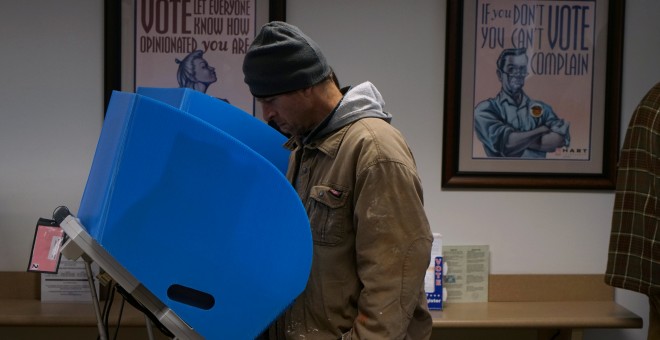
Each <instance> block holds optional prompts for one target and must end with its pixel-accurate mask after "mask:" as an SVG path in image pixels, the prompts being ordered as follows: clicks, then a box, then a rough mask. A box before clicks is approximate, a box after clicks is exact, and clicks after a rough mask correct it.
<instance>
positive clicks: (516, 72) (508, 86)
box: [497, 54, 527, 94]
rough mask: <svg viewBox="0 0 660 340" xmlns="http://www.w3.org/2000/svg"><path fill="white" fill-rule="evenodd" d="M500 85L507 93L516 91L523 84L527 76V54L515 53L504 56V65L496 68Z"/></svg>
mask: <svg viewBox="0 0 660 340" xmlns="http://www.w3.org/2000/svg"><path fill="white" fill-rule="evenodd" d="M497 75H498V77H499V78H500V82H502V87H503V88H504V90H505V91H506V92H508V93H511V94H515V93H518V92H519V91H520V90H521V89H522V88H523V86H525V77H527V56H526V55H524V54H522V55H516V56H507V57H505V58H504V66H503V67H502V69H500V70H497Z"/></svg>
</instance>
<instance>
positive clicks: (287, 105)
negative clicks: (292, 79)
mask: <svg viewBox="0 0 660 340" xmlns="http://www.w3.org/2000/svg"><path fill="white" fill-rule="evenodd" d="M303 91H305V90H298V91H293V92H288V93H284V94H280V95H277V96H272V97H266V98H259V99H257V101H258V102H259V103H260V104H261V108H262V111H263V115H264V119H265V120H266V121H267V122H271V121H273V122H275V124H277V126H278V127H279V128H280V130H281V131H282V132H283V133H286V134H289V135H292V136H304V135H305V134H307V133H308V132H309V131H310V130H311V129H312V128H314V126H315V125H316V122H315V121H313V119H312V115H311V114H310V105H311V101H310V99H309V98H308V97H307V96H305V95H304V94H303Z"/></svg>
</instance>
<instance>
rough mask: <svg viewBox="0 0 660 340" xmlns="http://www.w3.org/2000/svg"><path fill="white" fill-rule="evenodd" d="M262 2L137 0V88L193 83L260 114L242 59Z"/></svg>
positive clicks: (253, 30)
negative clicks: (255, 106)
mask: <svg viewBox="0 0 660 340" xmlns="http://www.w3.org/2000/svg"><path fill="white" fill-rule="evenodd" d="M256 2H257V1H256V0H181V1H169V0H167V1H166V0H135V2H134V6H135V20H134V22H135V37H134V44H133V45H134V49H135V53H134V55H135V87H136V88H137V87H141V86H145V87H188V88H192V89H195V90H198V91H201V92H204V93H206V94H208V95H210V96H213V97H216V98H219V99H221V100H225V101H227V102H229V103H230V104H233V105H235V106H237V107H239V108H241V109H243V110H245V111H247V112H250V113H254V105H253V98H252V95H251V94H250V92H249V90H248V87H247V86H246V85H245V83H244V82H243V73H242V69H241V67H242V62H243V57H244V55H245V52H246V51H247V48H248V46H249V45H250V43H251V40H252V39H253V38H254V36H255V32H256V28H257V25H258V24H259V23H257V21H258V20H257V11H258V8H257V4H256Z"/></svg>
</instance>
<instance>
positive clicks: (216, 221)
mask: <svg viewBox="0 0 660 340" xmlns="http://www.w3.org/2000/svg"><path fill="white" fill-rule="evenodd" d="M284 142H285V138H284V137H283V136H282V135H281V134H280V133H278V132H277V131H275V130H274V129H272V128H270V127H269V126H268V125H266V124H265V123H263V122H262V121H260V120H258V119H256V118H254V117H253V116H252V115H250V114H248V113H246V112H244V111H241V110H240V109H238V108H236V107H234V106H232V105H230V104H227V103H225V102H223V101H221V100H219V99H216V98H212V97H209V96H207V95H205V94H203V93H201V92H197V91H194V90H190V89H157V88H141V89H139V90H138V91H137V92H136V93H124V92H114V93H113V95H112V98H111V100H110V104H109V106H108V109H107V112H106V118H105V122H104V125H103V128H102V131H101V135H100V138H99V141H98V145H97V149H96V153H95V155H94V160H93V163H92V166H91V170H90V173H89V177H88V179H87V184H86V187H85V190H84V193H83V196H82V200H81V203H80V208H79V211H78V214H77V216H73V215H68V216H66V217H64V216H63V218H61V219H62V222H61V224H60V225H61V226H62V228H63V229H64V230H65V232H66V233H67V235H68V236H69V237H70V238H71V241H70V242H71V243H74V244H75V246H76V247H78V248H79V249H80V251H81V252H83V253H85V254H86V256H89V257H90V258H91V259H92V260H94V261H95V262H97V263H98V264H99V266H100V267H101V268H102V269H103V270H104V271H106V272H107V273H109V274H110V275H111V276H112V277H113V279H115V280H116V281H117V283H118V284H119V285H121V286H122V287H123V288H124V289H125V290H126V291H127V292H128V293H129V294H131V295H132V296H133V297H134V298H135V299H136V300H137V301H138V302H139V303H140V304H142V305H143V306H144V307H145V308H146V309H147V310H148V311H149V313H151V314H153V318H156V319H158V321H159V322H160V323H162V325H163V326H164V327H165V328H167V329H168V330H169V331H170V332H172V334H174V335H175V336H176V337H177V338H178V339H252V338H254V337H255V336H256V335H258V334H259V332H261V331H262V330H264V329H265V328H266V327H267V326H268V325H269V324H270V322H271V321H272V320H274V319H275V318H276V317H277V316H278V315H279V313H281V312H282V311H283V310H284V309H285V308H286V307H287V306H288V305H289V304H290V303H291V302H292V301H293V300H294V299H295V297H296V296H297V295H298V294H300V293H301V292H302V290H303V289H304V287H305V285H306V282H307V278H308V275H309V270H310V266H311V258H312V241H311V235H310V229H309V222H308V219H307V215H306V213H305V210H304V208H303V206H302V203H301V202H300V200H299V198H298V195H297V194H296V192H295V190H293V188H292V187H291V185H290V184H289V183H288V181H287V180H286V178H285V177H284V173H285V171H286V166H287V161H288V155H289V152H288V151H287V150H286V149H284V148H283V147H282V144H283V143H284Z"/></svg>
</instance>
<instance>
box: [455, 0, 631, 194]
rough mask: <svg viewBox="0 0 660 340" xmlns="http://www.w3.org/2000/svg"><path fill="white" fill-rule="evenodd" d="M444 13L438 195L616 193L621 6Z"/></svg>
mask: <svg viewBox="0 0 660 340" xmlns="http://www.w3.org/2000/svg"><path fill="white" fill-rule="evenodd" d="M447 9H448V10H447V47H446V48H447V55H446V60H445V62H446V67H445V70H446V74H445V76H446V79H445V107H444V111H445V112H444V127H443V133H444V135H443V174H442V187H443V188H522V189H602V190H611V189H614V186H615V181H616V161H617V154H618V144H619V119H620V101H621V69H622V66H621V59H622V50H623V49H622V46H623V18H624V9H625V2H624V1H614V0H537V1H527V0H448V8H447Z"/></svg>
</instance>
